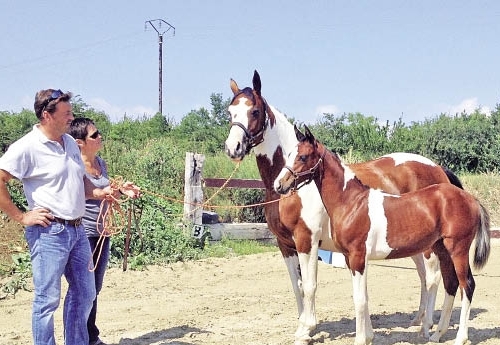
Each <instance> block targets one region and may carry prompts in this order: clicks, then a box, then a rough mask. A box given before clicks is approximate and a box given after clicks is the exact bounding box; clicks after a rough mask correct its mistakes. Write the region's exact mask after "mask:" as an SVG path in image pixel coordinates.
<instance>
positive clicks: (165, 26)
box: [144, 19, 175, 114]
mask: <svg viewBox="0 0 500 345" xmlns="http://www.w3.org/2000/svg"><path fill="white" fill-rule="evenodd" d="M148 24H149V25H150V26H151V27H152V28H153V29H154V30H155V31H156V33H157V34H158V48H159V57H158V65H159V67H158V112H159V113H160V114H163V112H162V103H163V99H162V97H163V96H162V95H163V92H162V89H163V85H162V73H163V71H162V65H163V63H162V60H163V57H162V50H163V49H162V48H163V35H164V34H165V33H167V32H169V31H170V30H172V31H173V36H175V28H174V27H173V26H172V25H170V24H169V23H167V22H166V21H164V20H163V19H152V20H147V21H146V22H145V23H144V29H145V30H147V27H148Z"/></svg>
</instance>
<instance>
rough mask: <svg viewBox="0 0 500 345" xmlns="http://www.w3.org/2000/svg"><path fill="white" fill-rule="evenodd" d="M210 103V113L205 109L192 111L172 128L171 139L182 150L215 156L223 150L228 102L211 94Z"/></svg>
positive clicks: (218, 95)
mask: <svg viewBox="0 0 500 345" xmlns="http://www.w3.org/2000/svg"><path fill="white" fill-rule="evenodd" d="M210 101H211V104H212V111H208V110H207V109H205V108H200V109H199V110H192V111H191V112H190V113H189V114H187V115H186V116H185V117H184V118H183V119H182V120H181V123H180V124H179V125H178V126H176V127H175V128H173V130H172V137H173V138H174V139H175V141H176V143H177V145H178V147H179V148H181V149H182V150H184V151H189V152H196V153H204V154H216V153H218V152H221V151H223V150H224V141H225V140H226V136H227V133H228V123H229V116H228V114H227V107H228V105H229V100H227V101H225V102H224V101H223V100H222V95H221V94H212V95H211V97H210Z"/></svg>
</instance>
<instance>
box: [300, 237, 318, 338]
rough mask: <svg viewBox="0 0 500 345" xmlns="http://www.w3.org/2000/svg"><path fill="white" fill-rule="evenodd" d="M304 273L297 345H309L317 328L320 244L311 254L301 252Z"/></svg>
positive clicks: (314, 247)
mask: <svg viewBox="0 0 500 345" xmlns="http://www.w3.org/2000/svg"><path fill="white" fill-rule="evenodd" d="M299 262H300V267H301V272H302V292H303V297H304V298H303V303H304V304H303V306H304V308H303V310H302V313H301V314H300V315H299V326H298V328H297V330H296V331H295V345H307V344H308V343H309V341H310V340H311V335H310V334H311V332H312V331H313V330H314V329H315V328H316V324H317V320H316V307H315V298H316V287H317V276H318V243H317V242H316V244H313V246H312V248H311V251H310V252H309V253H300V252H299Z"/></svg>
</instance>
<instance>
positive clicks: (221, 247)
mask: <svg viewBox="0 0 500 345" xmlns="http://www.w3.org/2000/svg"><path fill="white" fill-rule="evenodd" d="M276 251H278V247H277V246H276V245H274V244H266V243H261V242H258V241H251V240H229V239H227V238H223V239H222V240H221V241H218V242H209V243H207V244H206V245H205V248H204V252H205V254H206V256H207V257H218V258H223V257H229V256H241V255H249V254H257V253H267V252H276Z"/></svg>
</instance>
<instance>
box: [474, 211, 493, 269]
mask: <svg viewBox="0 0 500 345" xmlns="http://www.w3.org/2000/svg"><path fill="white" fill-rule="evenodd" d="M478 203H479V207H480V215H481V218H480V224H479V228H478V230H477V233H476V250H475V252H474V267H475V268H476V269H481V268H483V267H484V265H485V264H486V262H487V261H488V257H489V256H490V215H489V214H488V210H486V208H485V207H484V206H483V205H482V204H481V203H480V202H479V201H478Z"/></svg>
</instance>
